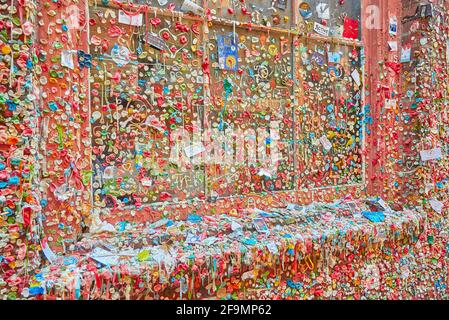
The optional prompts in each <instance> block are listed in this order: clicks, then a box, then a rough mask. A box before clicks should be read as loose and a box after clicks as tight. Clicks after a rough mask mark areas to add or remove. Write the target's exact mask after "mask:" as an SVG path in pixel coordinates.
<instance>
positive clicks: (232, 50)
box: [217, 34, 239, 71]
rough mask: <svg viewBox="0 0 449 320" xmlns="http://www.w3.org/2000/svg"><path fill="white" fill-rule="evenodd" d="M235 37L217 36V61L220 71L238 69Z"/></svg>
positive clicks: (232, 35)
mask: <svg viewBox="0 0 449 320" xmlns="http://www.w3.org/2000/svg"><path fill="white" fill-rule="evenodd" d="M236 39H237V36H236V35H234V34H231V35H218V36H217V43H218V59H219V64H220V68H221V69H222V70H229V71H237V69H238V59H239V56H238V50H237V43H236V42H237V40H236Z"/></svg>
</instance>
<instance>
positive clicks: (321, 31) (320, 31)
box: [313, 22, 330, 37]
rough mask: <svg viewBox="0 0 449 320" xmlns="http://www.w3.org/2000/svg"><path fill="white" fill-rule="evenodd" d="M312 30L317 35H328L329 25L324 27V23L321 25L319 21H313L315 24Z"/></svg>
mask: <svg viewBox="0 0 449 320" xmlns="http://www.w3.org/2000/svg"><path fill="white" fill-rule="evenodd" d="M313 30H314V31H315V32H316V33H318V34H319V35H322V36H325V37H327V36H329V31H330V29H329V27H326V26H324V25H322V24H321V23H318V22H315V25H314V26H313Z"/></svg>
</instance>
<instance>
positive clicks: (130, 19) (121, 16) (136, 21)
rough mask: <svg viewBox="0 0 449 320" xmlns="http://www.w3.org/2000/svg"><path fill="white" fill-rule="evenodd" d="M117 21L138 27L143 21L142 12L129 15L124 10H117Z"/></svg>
mask: <svg viewBox="0 0 449 320" xmlns="http://www.w3.org/2000/svg"><path fill="white" fill-rule="evenodd" d="M118 22H119V23H123V24H128V25H130V26H136V27H140V26H141V25H142V22H143V14H142V13H139V14H138V15H135V16H129V15H127V14H126V13H125V12H124V11H122V10H119V12H118Z"/></svg>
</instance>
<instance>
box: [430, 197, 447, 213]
mask: <svg viewBox="0 0 449 320" xmlns="http://www.w3.org/2000/svg"><path fill="white" fill-rule="evenodd" d="M429 203H430V206H431V207H432V209H433V210H435V211H436V212H438V213H441V212H443V208H444V204H443V203H442V202H440V201H438V200H436V199H430V200H429Z"/></svg>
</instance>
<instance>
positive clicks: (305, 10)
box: [299, 2, 313, 19]
mask: <svg viewBox="0 0 449 320" xmlns="http://www.w3.org/2000/svg"><path fill="white" fill-rule="evenodd" d="M299 13H300V14H301V17H303V18H304V19H310V18H311V17H312V14H313V11H312V8H311V7H310V4H308V3H307V2H302V3H301V4H300V5H299Z"/></svg>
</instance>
